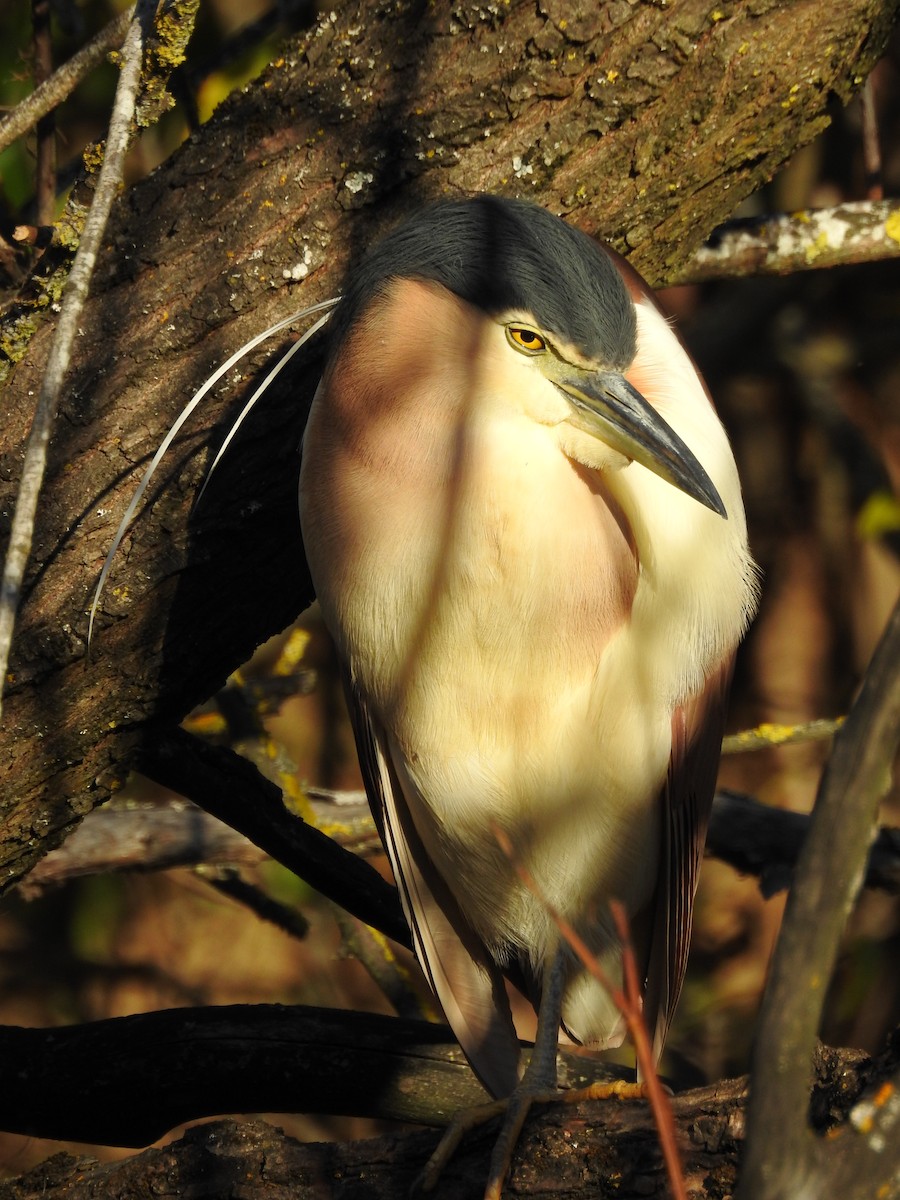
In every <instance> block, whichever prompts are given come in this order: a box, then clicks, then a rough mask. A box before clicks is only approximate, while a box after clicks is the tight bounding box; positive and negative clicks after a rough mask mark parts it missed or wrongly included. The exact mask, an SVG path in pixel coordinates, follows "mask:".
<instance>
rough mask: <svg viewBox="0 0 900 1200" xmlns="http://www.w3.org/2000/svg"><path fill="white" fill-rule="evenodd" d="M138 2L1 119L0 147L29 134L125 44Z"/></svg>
mask: <svg viewBox="0 0 900 1200" xmlns="http://www.w3.org/2000/svg"><path fill="white" fill-rule="evenodd" d="M135 8H136V5H134V4H133V5H132V6H131V8H129V9H128V10H127V11H126V12H123V13H121V14H120V15H119V16H118V17H116V18H115V20H113V21H110V22H109V24H108V25H106V26H105V27H104V28H103V29H101V30H100V32H99V33H98V34H97V35H96V36H95V37H93V38H92V39H91V40H90V41H89V42H88V44H87V45H86V46H83V47H82V48H81V49H80V50H79V51H78V53H77V54H74V55H73V56H72V57H71V58H70V59H69V61H68V62H66V63H63V65H62V66H61V67H60V68H59V69H58V70H57V71H54V72H53V74H52V75H51V76H50V78H49V79H48V80H47V81H46V83H42V84H41V86H40V87H38V88H36V89H35V90H34V91H33V92H32V93H31V95H30V96H26V97H25V99H24V100H20V101H19V103H18V104H17V105H16V107H15V108H14V109H13V110H12V112H11V113H10V114H9V115H8V116H6V117H4V118H3V120H2V121H0V150H5V149H6V147H7V146H9V145H11V143H12V142H14V141H15V140H16V138H20V137H21V136H22V134H23V133H27V132H28V130H29V129H31V128H32V127H33V126H34V125H36V124H37V122H38V121H39V120H40V119H41V117H43V116H44V115H45V114H46V113H49V112H52V111H53V109H54V108H56V106H57V105H59V104H62V102H63V100H65V99H66V97H67V96H68V95H70V93H71V92H72V91H74V89H75V88H76V87H77V86H78V84H79V83H80V82H81V81H82V79H84V77H85V76H86V75H89V74H90V73H91V71H93V70H94V68H95V67H97V66H99V64H100V63H102V62H103V60H104V59H105V58H106V55H107V54H108V53H109V52H110V50H116V49H118V48H119V46H121V45H122V39H123V38H124V37H125V33H126V31H127V29H128V26H129V24H130V23H131V20H132V18H133V17H134V12H135Z"/></svg>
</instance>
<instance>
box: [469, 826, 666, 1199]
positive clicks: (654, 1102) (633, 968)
mask: <svg viewBox="0 0 900 1200" xmlns="http://www.w3.org/2000/svg"><path fill="white" fill-rule="evenodd" d="M492 829H493V833H494V837H496V839H497V842H498V844H499V846H500V849H501V850H502V851H503V853H504V854H505V855H506V857H507V858H508V859H509V861H510V863H511V865H512V868H513V870H514V871H515V872H516V874H517V875H518V877H519V878H520V879H521V881H522V883H523V884H524V885H525V887H527V888H528V890H529V891H530V892H531V894H532V895H533V896H535V897H536V898H537V899H538V900H540V902H541V903H542V904H543V905H544V907H545V908H546V909H547V912H548V913H549V914H550V916H551V917H552V918H553V920H554V922H555V924H556V927H557V929H558V930H559V932H560V934H561V935H562V937H563V938H564V940H565V941H566V942H567V943H568V945H569V946H570V947H571V948H572V950H574V952H575V954H576V956H577V957H578V959H579V960H580V962H581V963H582V965H583V966H584V967H585V969H586V970H588V971H589V972H590V973H591V975H593V976H594V978H595V979H596V980H597V982H598V983H599V984H600V985H601V987H604V988H605V989H606V990H607V992H608V993H609V995H610V996H611V997H612V1001H613V1003H614V1004H615V1006H616V1008H618V1010H619V1012H620V1013H621V1014H622V1016H623V1017H624V1018H625V1024H626V1026H627V1027H628V1032H629V1034H630V1035H631V1040H632V1042H633V1044H634V1050H635V1055H636V1057H637V1062H638V1066H639V1067H640V1071H641V1074H642V1075H643V1076H644V1080H645V1082H646V1087H647V1098H648V1100H649V1103H650V1110H651V1112H652V1113H653V1120H654V1122H655V1123H656V1131H657V1134H658V1136H659V1146H660V1149H661V1151H662V1154H663V1160H664V1162H665V1164H666V1172H667V1174H668V1176H669V1184H670V1186H671V1188H672V1195H673V1196H674V1197H675V1200H687V1187H686V1185H685V1182H684V1171H683V1169H682V1164H681V1154H680V1152H679V1149H678V1143H677V1140H676V1136H675V1118H674V1116H673V1114H672V1105H671V1104H670V1103H669V1097H668V1095H667V1093H666V1091H665V1090H664V1088H663V1086H662V1084H661V1083H660V1081H659V1076H658V1075H657V1073H656V1064H655V1063H654V1061H653V1048H652V1046H651V1044H650V1037H649V1035H648V1033H647V1027H646V1025H645V1024H644V1018H643V1015H642V1012H641V1009H642V1005H641V986H640V980H639V975H638V967H637V958H636V956H635V953H634V945H633V943H632V941H631V932H630V929H629V926H628V916H627V914H626V912H625V908H624V906H623V905H622V904H620V903H619V901H618V900H613V901H611V902H610V908H611V910H612V915H613V920H614V921H615V924H616V932H617V933H618V935H619V940H620V941H621V943H622V974H623V979H624V982H625V990H624V991H623V990H622V988H618V987H616V985H615V984H614V983H613V982H612V980H610V979H609V977H608V976H607V975H606V973H605V971H604V970H603V968H602V967H601V966H600V964H599V962H598V961H597V959H596V957H595V956H594V955H593V954H592V953H591V951H590V950H589V949H588V947H587V945H586V944H585V942H584V941H583V940H582V939H581V937H580V936H579V935H578V934H577V933H576V932H575V930H574V929H573V928H572V926H571V925H570V924H569V922H568V921H567V920H566V919H565V917H563V916H562V915H561V914H560V913H558V912H557V911H556V909H555V908H554V907H553V905H552V904H550V903H549V902H548V901H547V899H546V897H545V896H544V894H543V893H542V891H541V889H540V887H539V886H538V883H537V881H536V880H535V878H534V876H533V875H532V874H531V872H530V871H528V869H527V868H526V867H524V866H523V865H522V863H521V862H520V861H519V859H518V857H517V856H516V852H515V847H514V846H513V843H512V841H511V839H510V837H509V835H508V834H507V833H506V832H505V831H504V830H503V829H501V828H500V826H499V825H497V824H496V823H493V825H492Z"/></svg>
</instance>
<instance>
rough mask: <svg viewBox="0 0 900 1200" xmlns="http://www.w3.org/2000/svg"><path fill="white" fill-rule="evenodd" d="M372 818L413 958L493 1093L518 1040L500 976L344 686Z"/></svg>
mask: <svg viewBox="0 0 900 1200" xmlns="http://www.w3.org/2000/svg"><path fill="white" fill-rule="evenodd" d="M346 690H347V697H348V702H349V707H350V716H351V721H352V724H353V732H354V735H355V737H356V745H357V750H358V752H359V761H360V766H361V768H362V773H363V779H364V781H365V785H366V791H367V793H368V796H369V803H370V804H371V806H372V814H373V816H374V818H375V822H376V824H377V825H378V828H379V832H380V834H381V839H382V841H383V842H384V847H385V850H386V851H387V854H388V858H389V859H390V862H391V867H392V869H393V872H394V878H395V879H396V881H397V887H398V888H399V891H400V899H401V901H402V903H403V911H404V913H405V915H406V919H407V921H408V923H409V927H410V930H411V932H412V937H413V945H414V947H415V951H416V957H417V958H418V960H419V963H420V964H421V966H422V969H423V971H424V972H425V975H426V978H427V979H428V982H429V984H430V985H431V988H432V990H433V991H434V993H435V995H436V996H437V998H438V1000H439V1001H440V1003H441V1007H442V1008H443V1010H444V1015H445V1016H446V1018H447V1020H448V1022H449V1023H450V1026H451V1028H452V1029H453V1032H454V1034H455V1035H456V1038H457V1040H458V1041H459V1044H460V1045H461V1046H462V1048H463V1051H464V1052H465V1055H466V1058H467V1059H468V1060H469V1063H470V1064H471V1066H472V1069H473V1070H474V1071H475V1074H476V1075H477V1076H478V1078H479V1079H480V1080H481V1082H482V1083H483V1084H484V1086H485V1087H486V1088H487V1089H488V1091H489V1092H491V1093H492V1095H494V1096H507V1095H509V1093H510V1092H511V1091H512V1090H513V1088H514V1087H515V1085H516V1083H517V1082H518V1068H519V1043H518V1040H517V1038H516V1032H515V1027H514V1025H513V1021H512V1016H511V1014H510V1009H509V999H508V997H507V994H506V988H505V986H504V982H503V975H502V974H501V972H500V969H499V968H498V966H497V964H496V963H495V962H494V961H493V959H492V958H491V957H490V955H489V954H488V951H487V949H486V947H485V946H484V944H483V942H482V941H481V940H480V938H478V936H477V935H476V934H475V933H474V931H473V930H472V928H471V926H470V925H469V924H468V922H467V921H466V919H465V917H464V916H463V915H462V913H461V912H460V910H459V906H458V904H457V903H456V901H455V899H454V898H453V895H452V893H451V891H450V889H449V888H448V887H447V885H446V883H445V882H444V880H443V878H442V877H441V876H440V874H439V873H438V871H437V870H436V868H435V866H434V864H433V863H432V862H431V860H430V859H429V856H428V854H427V853H426V851H425V848H424V846H423V845H422V840H421V838H420V837H419V834H418V832H417V831H416V827H415V824H414V822H413V818H412V814H411V812H410V806H409V801H408V799H407V797H406V795H405V794H404V790H403V787H402V784H401V781H400V776H399V773H398V771H397V768H396V765H395V763H394V762H393V759H392V753H391V746H390V739H389V737H388V736H387V733H386V731H385V730H384V728H383V727H382V726H381V724H380V722H379V721H378V719H377V717H375V715H374V714H373V713H372V711H371V708H370V706H369V705H368V703H367V702H366V699H365V697H364V696H363V695H362V694H361V693H360V691H359V689H358V688H357V687H356V686H355V685H354V684H353V682H352V681H349V680H347V681H346Z"/></svg>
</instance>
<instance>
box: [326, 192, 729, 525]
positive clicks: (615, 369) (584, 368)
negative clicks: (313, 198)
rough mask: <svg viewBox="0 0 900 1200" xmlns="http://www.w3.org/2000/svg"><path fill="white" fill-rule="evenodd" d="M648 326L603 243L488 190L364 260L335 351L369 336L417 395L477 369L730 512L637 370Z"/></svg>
mask: <svg viewBox="0 0 900 1200" xmlns="http://www.w3.org/2000/svg"><path fill="white" fill-rule="evenodd" d="M373 314H377V315H378V317H379V318H380V319H378V320H373ZM637 328H638V325H637V319H636V313H635V299H634V297H633V296H632V294H631V293H630V291H629V289H628V287H627V286H626V283H625V281H624V279H623V276H622V275H621V274H620V272H619V270H618V268H617V267H616V265H615V263H614V262H613V259H612V257H611V256H610V254H608V253H607V252H606V251H605V250H604V249H603V248H602V247H601V246H600V245H599V244H598V243H597V242H595V241H594V240H593V239H591V238H590V237H588V236H587V235H586V234H584V233H582V232H580V231H579V230H577V229H575V228H573V227H572V226H571V225H567V224H566V223H565V222H564V221H562V220H561V219H560V218H558V217H556V216H553V215H552V214H551V213H549V212H547V211H546V210H545V209H543V208H540V207H538V206H537V205H534V204H528V203H525V202H523V201H518V200H505V199H501V198H498V197H492V196H481V197H477V198H475V199H472V200H463V201H452V202H447V203H442V204H437V205H434V206H433V207H430V208H426V209H424V210H423V211H421V212H420V213H419V214H417V215H416V216H415V217H414V218H412V220H410V221H408V222H406V223H405V224H404V225H402V226H400V227H399V228H398V229H396V230H394V231H393V232H392V233H390V234H388V235H387V237H385V238H384V239H383V240H382V241H380V242H379V243H378V244H377V245H376V246H375V247H374V248H373V249H372V250H371V251H370V252H369V253H368V254H367V255H366V256H365V257H364V258H363V260H362V261H361V262H360V263H359V264H358V265H357V266H356V267H355V268H354V270H353V272H352V273H351V276H350V278H349V279H348V281H347V286H346V287H345V289H344V293H343V300H342V301H341V304H340V307H339V308H338V310H337V312H336V313H335V316H334V318H333V322H332V352H331V361H332V362H333V363H334V362H339V361H340V359H341V357H342V355H343V354H344V353H345V352H348V351H350V352H353V351H354V344H355V343H357V342H359V343H361V344H362V346H363V347H364V353H366V354H370V355H371V356H372V370H373V372H376V373H377V372H378V370H379V369H381V370H383V371H384V372H385V373H390V374H391V377H392V383H393V387H394V388H395V390H397V391H398V392H402V390H403V388H404V386H406V383H405V381H409V382H408V388H409V390H410V393H411V392H412V388H413V378H417V379H418V378H421V377H422V376H423V375H425V374H430V375H431V376H432V377H435V378H436V377H440V378H445V379H447V380H452V379H454V378H461V377H462V374H461V371H460V368H463V369H464V372H465V374H466V375H467V376H468V377H469V378H473V377H476V376H477V378H478V380H479V389H478V394H479V396H480V397H482V398H487V401H488V402H495V403H496V404H498V405H501V406H502V405H504V404H506V405H508V406H509V407H510V408H515V409H516V410H517V411H519V412H524V413H525V414H526V415H527V416H529V417H531V418H532V419H534V420H536V421H538V422H541V423H543V424H545V425H548V426H551V427H552V428H553V429H554V430H555V431H556V436H557V437H558V439H559V444H560V447H561V449H562V450H563V451H564V452H565V453H566V454H568V455H569V456H570V457H571V458H573V459H574V460H575V461H577V462H580V463H582V464H584V465H585V466H588V467H596V468H600V469H603V468H610V467H616V466H624V465H625V464H627V463H628V462H631V461H634V462H639V463H641V464H642V465H643V466H645V467H647V468H648V469H649V470H651V471H653V472H654V473H655V474H656V475H658V476H660V477H661V478H663V479H665V480H667V481H668V482H669V483H671V484H673V485H674V486H675V487H677V488H680V489H681V490H682V491H683V492H685V493H686V494H688V495H689V496H692V497H693V498H694V499H696V500H697V501H699V502H700V503H701V504H703V505H705V506H706V507H707V508H709V509H711V510H712V511H714V512H717V513H719V514H720V515H721V516H725V515H726V513H725V506H724V504H723V502H722V500H721V498H720V496H719V493H718V492H717V490H716V488H715V486H714V484H713V483H712V481H711V479H710V478H709V476H708V475H707V473H706V471H705V470H704V469H703V467H702V466H701V465H700V463H699V462H698V461H697V458H696V457H695V455H694V454H693V453H692V451H691V450H690V448H689V447H688V446H687V444H686V443H685V442H684V440H683V439H682V438H681V437H679V436H678V434H677V433H675V431H674V430H673V429H672V428H671V426H670V425H669V424H668V423H667V421H666V420H665V419H664V418H663V417H662V416H661V415H660V413H659V412H657V411H656V409H655V408H654V406H653V404H652V396H644V395H642V394H641V393H640V392H639V391H638V390H637V389H636V388H635V387H634V386H633V385H632V384H631V383H630V382H629V381H628V379H627V378H626V372H627V371H628V369H629V367H630V366H631V365H632V363H633V362H634V360H635V356H636V353H637ZM473 331H476V336H473ZM361 333H362V334H363V336H362V337H361V338H360V337H359V335H360V334H361ZM366 333H368V334H369V336H368V338H367V337H366V336H365V334H366ZM362 365H363V364H361V363H357V367H358V368H359V367H362ZM447 387H448V388H452V387H453V384H452V383H448V384H447Z"/></svg>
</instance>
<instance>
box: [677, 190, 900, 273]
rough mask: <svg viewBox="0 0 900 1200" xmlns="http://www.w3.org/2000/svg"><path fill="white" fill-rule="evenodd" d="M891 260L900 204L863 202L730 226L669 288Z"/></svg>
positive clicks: (899, 240) (897, 242)
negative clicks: (679, 284)
mask: <svg viewBox="0 0 900 1200" xmlns="http://www.w3.org/2000/svg"><path fill="white" fill-rule="evenodd" d="M890 258H900V200H896V199H894V200H878V201H873V200H861V201H856V202H853V203H850V204H838V205H836V206H835V207H834V208H821V209H807V210H806V211H805V212H800V213H776V214H775V215H768V216H765V217H751V218H748V219H747V220H742V221H730V222H729V223H728V224H727V225H723V226H722V227H721V228H720V229H719V230H718V231H717V232H716V233H714V234H713V236H712V238H711V239H710V240H709V241H708V242H707V243H706V245H704V246H701V247H700V249H699V250H696V251H695V252H694V254H693V255H692V256H691V258H690V259H689V260H688V261H687V262H686V263H685V264H684V266H683V267H681V268H680V269H679V270H678V271H677V272H675V273H674V275H673V277H672V279H671V281H670V282H671V283H703V282H705V281H706V280H710V279H741V278H743V277H744V276H747V275H791V274H793V273H794V272H795V271H810V270H815V269H818V268H819V267H837V266H846V265H847V264H855V263H863V262H882V261H883V260H885V259H890Z"/></svg>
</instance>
